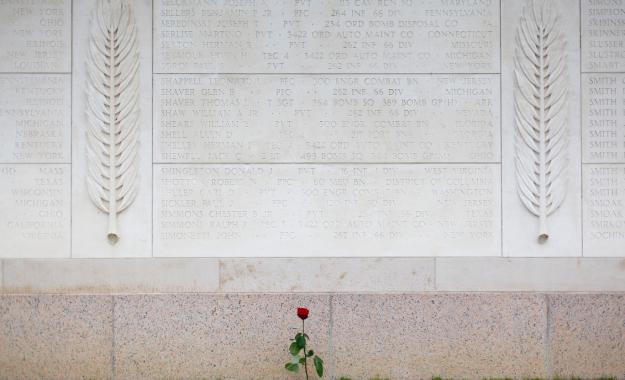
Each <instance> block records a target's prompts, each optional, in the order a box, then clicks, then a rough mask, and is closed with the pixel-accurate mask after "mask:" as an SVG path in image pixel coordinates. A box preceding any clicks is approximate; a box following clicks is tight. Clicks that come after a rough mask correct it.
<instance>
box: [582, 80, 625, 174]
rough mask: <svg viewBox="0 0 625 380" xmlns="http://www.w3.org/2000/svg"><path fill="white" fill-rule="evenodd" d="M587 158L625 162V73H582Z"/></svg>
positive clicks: (585, 157) (583, 119)
mask: <svg viewBox="0 0 625 380" xmlns="http://www.w3.org/2000/svg"><path fill="white" fill-rule="evenodd" d="M582 131H583V135H582V137H583V139H582V141H583V148H584V149H583V153H584V161H585V162H606V163H609V162H622V163H625V75H624V74H585V75H583V76H582Z"/></svg>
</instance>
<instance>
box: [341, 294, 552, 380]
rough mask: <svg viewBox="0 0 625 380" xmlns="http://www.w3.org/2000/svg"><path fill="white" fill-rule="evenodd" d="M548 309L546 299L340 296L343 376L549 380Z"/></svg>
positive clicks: (519, 297)
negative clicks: (528, 379) (527, 379)
mask: <svg viewBox="0 0 625 380" xmlns="http://www.w3.org/2000/svg"><path fill="white" fill-rule="evenodd" d="M545 305H546V303H545V298H544V297H543V296H540V295H506V294H496V295H493V294H426V295H418V294H417V295H402V294H398V295H337V296H335V297H333V309H334V334H333V342H332V343H333V346H334V353H335V358H336V363H335V364H336V372H337V374H339V375H343V374H345V375H349V376H353V377H354V378H356V379H361V378H367V376H371V375H372V374H375V375H379V376H380V377H384V378H387V377H388V378H391V379H415V378H430V377H432V376H443V377H445V378H484V377H504V376H508V377H515V378H517V377H518V378H522V377H544V376H545V375H546V373H545V368H546V367H545V347H546V344H545V328H546V319H545V309H546V306H545ZM389 363H393V365H389Z"/></svg>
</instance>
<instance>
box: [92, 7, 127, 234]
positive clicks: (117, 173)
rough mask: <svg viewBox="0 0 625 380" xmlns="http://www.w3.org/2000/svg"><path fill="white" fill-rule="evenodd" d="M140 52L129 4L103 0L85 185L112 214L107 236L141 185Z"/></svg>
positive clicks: (97, 21)
mask: <svg viewBox="0 0 625 380" xmlns="http://www.w3.org/2000/svg"><path fill="white" fill-rule="evenodd" d="M138 69H139V53H138V46H137V31H136V25H135V21H134V17H133V14H132V10H131V9H130V7H129V5H128V4H126V3H125V2H123V1H120V0H99V1H98V4H97V7H96V9H95V10H94V12H93V15H92V20H91V35H90V43H89V53H88V60H87V73H88V78H87V121H88V122H87V141H88V143H87V163H88V174H87V189H88V192H89V196H90V198H91V200H92V201H93V203H94V204H95V205H96V206H97V207H98V208H99V209H100V210H102V211H104V212H105V213H107V214H108V232H107V238H108V239H109V242H111V243H115V242H117V240H118V239H119V233H118V227H117V217H118V214H119V213H121V212H122V211H124V209H126V208H127V207H128V206H129V205H130V204H131V203H132V202H133V200H134V199H135V197H136V195H137V187H138V179H137V177H138V145H139V142H138V134H139V127H138V125H139V104H138V102H139V79H138Z"/></svg>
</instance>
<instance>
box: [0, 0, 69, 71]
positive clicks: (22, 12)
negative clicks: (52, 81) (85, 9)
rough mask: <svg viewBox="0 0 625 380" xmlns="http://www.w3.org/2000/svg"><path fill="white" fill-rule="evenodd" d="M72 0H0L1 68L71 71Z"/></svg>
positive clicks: (11, 69) (6, 69)
mask: <svg viewBox="0 0 625 380" xmlns="http://www.w3.org/2000/svg"><path fill="white" fill-rule="evenodd" d="M71 5H72V2H71V0H13V1H2V2H0V7H2V8H1V9H0V10H1V11H0V72H69V71H70V66H71V31H72V29H71Z"/></svg>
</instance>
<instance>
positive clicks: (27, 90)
mask: <svg viewBox="0 0 625 380" xmlns="http://www.w3.org/2000/svg"><path fill="white" fill-rule="evenodd" d="M70 82H71V78H70V76H69V75H65V74H59V75H48V74H34V75H23V74H1V75H0V162H4V163H10V162H15V163H21V162H45V163H62V162H69V160H70V148H71V146H70V144H71V142H70V138H71V133H70V126H71V109H70V103H71V98H70V97H71V88H70Z"/></svg>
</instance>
